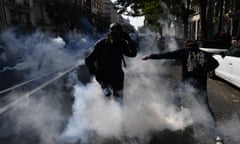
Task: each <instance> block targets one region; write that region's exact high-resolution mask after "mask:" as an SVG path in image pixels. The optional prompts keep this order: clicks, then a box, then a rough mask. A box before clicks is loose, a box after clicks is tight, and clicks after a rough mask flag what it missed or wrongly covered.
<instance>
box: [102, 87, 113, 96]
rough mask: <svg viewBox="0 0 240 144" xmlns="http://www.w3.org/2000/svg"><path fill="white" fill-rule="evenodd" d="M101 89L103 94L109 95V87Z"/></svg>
mask: <svg viewBox="0 0 240 144" xmlns="http://www.w3.org/2000/svg"><path fill="white" fill-rule="evenodd" d="M102 91H103V94H104V95H105V96H107V97H109V96H110V95H111V91H110V89H109V88H103V89H102Z"/></svg>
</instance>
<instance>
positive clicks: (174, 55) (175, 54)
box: [142, 49, 186, 60]
mask: <svg viewBox="0 0 240 144" xmlns="http://www.w3.org/2000/svg"><path fill="white" fill-rule="evenodd" d="M185 52H186V50H185V49H180V50H176V51H171V52H166V53H162V54H150V55H145V56H143V57H142V60H148V59H182V58H183V56H184V55H185Z"/></svg>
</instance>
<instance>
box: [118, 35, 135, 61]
mask: <svg viewBox="0 0 240 144" xmlns="http://www.w3.org/2000/svg"><path fill="white" fill-rule="evenodd" d="M122 38H123V39H124V40H125V41H126V42H127V43H125V44H123V46H122V48H123V54H124V55H126V56H129V57H135V56H136V55H137V47H136V44H135V43H134V41H133V40H132V39H131V37H130V36H129V34H128V33H126V32H123V33H122ZM126 44H127V45H126Z"/></svg>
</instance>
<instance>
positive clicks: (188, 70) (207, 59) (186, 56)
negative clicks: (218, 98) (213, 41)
mask: <svg viewBox="0 0 240 144" xmlns="http://www.w3.org/2000/svg"><path fill="white" fill-rule="evenodd" d="M150 58H151V59H180V60H181V61H182V80H183V82H190V83H191V84H192V85H193V86H194V87H196V88H199V89H206V88H207V73H208V72H210V71H212V70H214V69H215V68H216V67H217V66H218V62H217V61H216V60H215V59H214V58H213V57H212V55H211V54H209V53H206V52H204V51H201V50H200V49H199V48H196V47H191V48H190V47H188V48H183V49H179V50H176V51H172V52H166V53H162V54H152V55H150Z"/></svg>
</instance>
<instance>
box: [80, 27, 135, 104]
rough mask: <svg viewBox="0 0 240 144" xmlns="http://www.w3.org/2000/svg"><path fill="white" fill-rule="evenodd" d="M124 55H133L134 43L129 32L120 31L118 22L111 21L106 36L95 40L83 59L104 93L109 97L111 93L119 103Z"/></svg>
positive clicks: (121, 90)
mask: <svg viewBox="0 0 240 144" xmlns="http://www.w3.org/2000/svg"><path fill="white" fill-rule="evenodd" d="M124 55H125V56H128V57H135V56H136V55H137V50H136V45H135V43H134V42H133V41H132V39H131V38H130V36H129V34H128V33H126V32H123V31H122V26H121V25H120V24H118V23H113V24H111V25H110V27H109V33H108V36H107V37H105V38H102V39H100V40H99V41H97V42H96V43H95V45H94V48H93V51H92V52H91V53H90V54H89V55H88V56H87V57H86V59H85V63H86V65H87V67H88V69H89V72H90V74H92V75H94V76H95V78H96V80H97V81H98V82H99V84H100V85H101V87H102V90H103V93H104V95H105V96H106V97H108V98H110V96H111V95H112V93H113V96H114V98H115V99H116V100H117V101H119V102H120V103H122V102H123V82H124V72H123V70H122V62H123V64H124V65H125V61H124Z"/></svg>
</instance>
